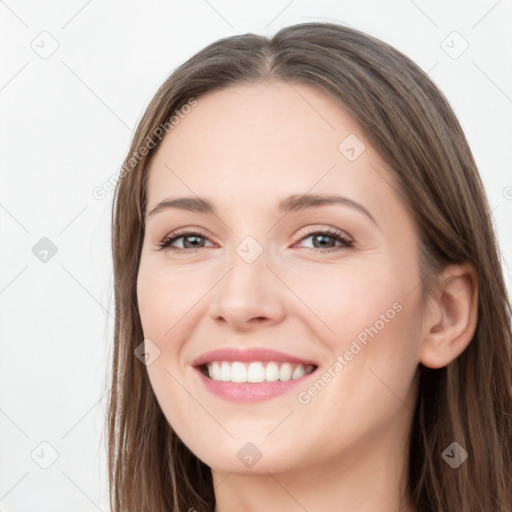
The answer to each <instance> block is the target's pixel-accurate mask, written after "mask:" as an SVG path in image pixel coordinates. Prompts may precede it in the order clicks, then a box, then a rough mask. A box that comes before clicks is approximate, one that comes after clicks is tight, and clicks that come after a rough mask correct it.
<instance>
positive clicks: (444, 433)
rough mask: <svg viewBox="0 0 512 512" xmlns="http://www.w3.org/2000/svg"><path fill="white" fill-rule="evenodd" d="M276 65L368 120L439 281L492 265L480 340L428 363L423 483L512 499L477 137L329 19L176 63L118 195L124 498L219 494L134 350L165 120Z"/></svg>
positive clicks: (502, 333) (410, 74)
mask: <svg viewBox="0 0 512 512" xmlns="http://www.w3.org/2000/svg"><path fill="white" fill-rule="evenodd" d="M263 80H283V81H287V82H288V83H290V84H293V83H302V84H308V85H312V86H315V87H316V88H317V89H318V90H320V91H323V92H324V93H326V94H328V95H329V96H330V97H332V98H334V99H335V100H336V101H337V102H338V103H339V105H340V106H341V107H342V108H344V109H345V110H346V111H347V112H348V113H349V114H351V115H352V116H353V118H354V119H355V120H356V122H358V123H359V126H360V127H361V128H362V131H363V133H364V134H365V135H366V137H367V138H368V140H369V142H370V143H371V144H372V145H373V147H374V148H375V149H376V150H377V151H378V152H379V154H380V155H381V157H382V158H383V159H384V161H385V162H386V163H387V164H389V167H390V168H391V169H392V170H393V173H394V177H395V178H396V182H397V183H398V189H397V190H398V192H399V194H400V196H401V198H402V200H403V201H404V204H406V205H407V206H408V208H409V209H410V212H411V214H412V215H413V217H414V221H415V225H416V227H417V232H418V242H419V248H420V251H419V258H420V264H421V270H422V278H423V279H422V281H421V287H422V292H423V293H424V296H427V295H428V294H429V293H431V291H432V290H433V287H434V286H435V285H436V275H437V272H436V271H438V270H440V269H441V268H443V266H444V265H446V264H448V263H464V262H469V263H471V264H472V265H473V267H474V269H475V270H476V273H477V275H478V301H479V303H478V323H477V327H476V331H475V334H474V337H473V339H472V340H471V342H470V344H469V345H468V347H467V348H466V349H465V351H464V352H463V353H462V354H461V355H460V356H459V357H457V358H456V359H455V360H454V361H452V362H451V363H450V364H449V365H448V366H446V367H444V368H440V369H429V368H427V367H425V366H423V365H421V364H420V365H419V366H420V372H419V388H418V397H417V404H416V409H415V412H414V417H413V422H412V427H411V434H410V454H409V465H408V470H407V471H408V474H407V476H408V479H407V485H408V492H409V494H410V496H411V498H412V503H413V505H414V506H415V508H416V510H418V511H419V512H425V511H431V510H432V511H434V510H435V511H436V512H440V511H443V512H455V511H459V510H463V511H464V512H477V511H478V512H491V511H496V512H510V511H511V510H512V383H511V374H512V349H511V345H512V340H511V338H512V335H511V325H510V314H511V307H510V301H509V298H508V297H507V292H506V288H505V284H504V279H503V274H502V267H501V260H500V255H499V247H498V244H497V241H496V237H495V233H494V229H493V225H492V221H491V216H490V213H491V212H490V209H489V205H488V201H487V197H486V194H485V191H484V187H483V185H482V182H481V179H480V176H479V174H478V170H477V167H476V164H475V161H474V159H473V156H472V154H471V150H470V148H469V146H468V143H467V141H466V138H465V136H464V133H463V131H462V129H461V126H460V124H459V122H458V120H457V118H456V116H455V114H454V112H453V111H452V109H451V108H450V106H449V104H448V102H447V100H446V98H445V97H444V95H443V94H442V93H441V92H440V91H439V89H438V88H437V87H436V86H435V85H434V84H433V82H432V81H431V80H430V78H429V77H428V76H427V75H426V74H425V73H424V72H423V71H422V70H421V69H420V68H419V67H418V66H416V65H415V64H414V63H413V62H412V61H411V60H409V59H408V58H407V57H406V56H404V55H403V54H402V53H400V52H399V51H397V50H395V49H394V48H392V47H390V46H389V45H387V44H386V43H384V42H382V41H380V40H378V39H375V38H373V37H371V36H369V35H366V34H364V33H362V32H359V31H357V30H354V29H352V28H347V27H345V26H341V25H336V24H331V23H316V22H314V23H303V24H298V25H293V26H289V27H285V28H283V29H281V30H280V31H279V32H277V33H276V34H275V35H274V36H273V37H272V38H270V39H269V38H266V37H263V36H259V35H255V34H244V35H237V36H232V37H227V38H224V39H221V40H219V41H216V42H214V43H212V44H210V45H209V46H207V47H206V48H204V49H203V50H201V51H200V52H199V53H197V54H196V55H194V56H193V57H192V58H190V59H189V60H188V61H186V62H185V63H184V64H182V65H181V66H179V67H178V68H177V69H176V70H175V71H174V72H173V73H172V74H171V75H170V76H169V78H168V79H167V80H166V81H165V83H164V84H163V85H162V86H161V87H160V89H159V90H158V91H157V93H156V95H155V96H154V98H153V99H152V101H151V102H150V104H149V106H148V108H147V110H146V112H145V113H144V115H143V117H142V119H141V120H140V123H139V125H138V127H137V130H136V132H135V135H134V137H133V141H132V144H131V148H130V151H129V154H128V155H127V157H126V160H125V163H124V165H123V168H122V169H123V170H122V172H121V176H120V178H119V180H118V182H117V186H116V190H115V197H114V202H113V210H112V251H113V265H114V293H115V328H114V347H113V356H112V384H111V394H110V397H109V403H108V417H107V424H106V428H107V431H108V436H107V451H108V477H109V490H110V503H111V510H112V512H128V511H133V512H143V511H148V512H149V511H151V512H168V511H171V510H172V511H174V512H178V511H179V512H183V511H187V510H189V509H195V510H196V511H198V512H207V511H208V512H210V511H211V510H213V508H214V505H215V496H214V490H213V484H212V476H211V469H210V468H209V467H208V466H207V465H205V464H204V463H203V462H202V461H200V460H199V459H198V458H197V457H196V456H195V455H193V454H192V453H191V451H190V450H189V449H188V448H187V447H186V446H185V445H184V444H183V443H182V442H181V440H180V439H179V438H178V437H177V436H176V435H175V434H174V432H173V430H172V428H171V427H170V425H169V424H168V422H167V420H166V419H165V417H164V415H163V413H162V411H161V410H160V408H159V406H158V403H157V401H156V398H155V396H154V393H153V391H152V388H151V385H150V381H149V378H148V374H147V369H146V367H145V366H144V365H143V364H141V363H140V361H139V360H138V359H137V358H136V357H135V356H134V350H135V348H136V347H137V346H138V345H139V344H140V343H141V342H142V340H143V331H142V327H141V322H140V318H139V314H138V308H137V293H136V281H137V273H138V268H139V262H140V255H141V247H142V242H143V238H144V220H143V219H144V208H145V199H146V195H145V194H146V182H147V177H148V172H147V170H148V166H149V162H150V161H151V156H152V155H153V154H154V152H155V149H156V147H158V143H159V142H160V139H161V136H160V135H161V128H159V127H162V126H165V125H166V123H167V126H169V124H168V123H169V120H170V119H171V118H172V116H173V115H175V114H176V112H178V111H179V110H180V108H182V107H183V106H184V105H186V104H187V102H189V101H190V100H191V99H192V98H193V99H196V100H198V101H200V97H201V95H203V94H205V93H207V92H210V91H213V90H218V89H222V88H225V87H228V86H230V85H235V84H243V83H255V82H259V81H263ZM166 131H168V130H166ZM171 136H172V135H171ZM155 139H157V140H155ZM148 141H151V143H152V144H151V145H149V142H148ZM143 148H146V149H145V151H144V150H143ZM142 153H144V154H142ZM141 154H142V156H141ZM134 155H137V157H136V158H134ZM454 441H456V442H458V443H459V444H460V445H461V446H462V447H463V448H464V449H465V450H466V451H467V452H468V454H469V457H468V459H467V460H466V461H465V462H464V463H463V464H462V465H460V466H459V467H458V468H457V469H453V468H452V467H450V466H449V465H448V464H447V463H446V462H445V460H443V458H442V453H443V451H444V450H445V449H446V448H447V447H448V446H449V445H450V444H451V443H452V442H454Z"/></svg>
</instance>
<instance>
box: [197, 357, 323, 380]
mask: <svg viewBox="0 0 512 512" xmlns="http://www.w3.org/2000/svg"><path fill="white" fill-rule="evenodd" d="M207 369H208V375H209V376H210V379H212V380H216V381H221V382H254V383H259V382H275V381H278V380H280V381H288V380H293V379H299V378H300V377H303V376H304V375H307V374H309V373H311V372H312V371H313V370H314V366H313V365H311V364H309V365H306V366H305V365H303V364H295V363H276V362H274V361H271V362H268V363H262V362H260V361H254V362H252V363H241V362H239V361H233V362H228V361H214V362H212V363H209V364H208V365H207Z"/></svg>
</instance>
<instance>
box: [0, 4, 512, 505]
mask: <svg viewBox="0 0 512 512" xmlns="http://www.w3.org/2000/svg"><path fill="white" fill-rule="evenodd" d="M447 4H448V5H447ZM0 16H1V42H0V44H1V46H0V48H1V50H0V51H1V70H0V73H1V76H0V101H1V105H2V114H1V130H2V132H1V137H2V138H1V141H2V148H1V151H0V159H1V171H2V176H1V178H2V184H1V187H0V221H1V244H0V250H1V253H0V254H1V265H0V307H1V322H0V334H1V338H0V340H1V357H0V432H1V441H0V457H1V459H0V460H1V462H0V510H1V511H3V512H14V511H18V512H21V511H31V512H36V511H37V512H39V511H52V512H60V511H64V510H65V511H74V512H75V511H76V512H78V511H96V510H102V511H107V510H108V506H107V503H108V501H107V493H106V472H105V455H104V447H103V443H104V438H103V437H102V429H103V421H104V415H105V404H106V394H107V393H108V389H109V383H108V381H107V375H108V373H109V370H108V362H109V356H110V350H111V343H112V326H113V297H112V277H111V269H112V267H111V253H110V245H109V244H110V239H109V236H110V208H111V199H112V193H108V194H107V196H106V197H105V198H104V199H103V200H98V199H95V198H94V197H93V195H92V191H93V189H94V188H95V187H98V186H101V185H102V184H103V183H104V182H105V181H107V180H108V179H109V178H110V177H111V176H113V175H114V176H115V175H116V173H117V172H118V171H119V167H120V166H121V164H122V162H123V159H124V157H125V154H126V152H127V151H128V148H129V143H130V139H131V136H132V133H133V131H134V128H135V126H136V123H137V121H138V120H139V119H140V117H141V115H142V113H143V111H144V109H145V107H146V105H147V103H148V102H149V100H150V99H151V97H152V96H153V94H154V93H155V92H156V89H157V88H158V86H159V85H160V84H161V83H162V82H163V81H164V80H165V78H166V77H167V76H168V75H169V74H170V73H171V72H172V71H173V69H175V68H176V67H177V66H178V65H179V64H181V63H182V62H183V61H185V60H186V59H187V58H189V57H190V56H192V55H193V54H194V53H195V52H197V51H198V50H200V49H201V48H203V47H204V46H206V45H207V44H209V43H210V42H213V41H215V40H217V39H219V38H221V37H226V36H230V35H234V34H241V33H246V32H255V33H258V34H262V35H273V34H274V33H275V32H276V31H277V30H278V29H280V28H282V27H284V26H287V25H291V24H294V23H301V22H306V21H314V20H316V21H337V22H340V23H343V24H346V25H348V26H351V27H354V28H357V29H360V30H362V31H364V32H367V33H369V34H371V35H374V36H376V37H378V38H380V39H382V40H384V41H386V42H388V43H390V44H391V45H393V46H395V47H396V48H397V49H399V50H401V51H402V52H404V53H405V54H406V55H407V56H409V57H410V58H412V60H414V61H415V62H416V63H417V64H418V65H419V66H420V67H421V68H422V69H424V70H425V71H427V72H429V75H430V76H431V78H432V79H433V81H434V82H435V83H436V84H437V85H438V86H439V88H440V89H441V90H442V91H443V92H444V94H445V95H446V96H447V98H448V100H449V101H450V103H451V105H452V107H453V109H454V110H455V112H456V114H457V116H458V118H459V120H460V122H461V124H462V127H463V129H464V130H465V133H466V135H467V138H468V141H469V143H470V146H471V148H472V150H473V154H474V156H475V159H476V161H477V164H478V166H479V169H480V173H481V175H482V178H483V181H484V184H485V186H486V189H487V193H488V197H489V201H490V204H491V208H492V209H493V219H494V221H495V225H496V229H497V232H498V236H499V241H500V245H501V249H502V252H503V257H504V272H505V275H506V280H507V286H508V288H509V290H510V289H511V275H510V270H509V267H510V262H511V261H512V233H511V230H510V218H511V213H512V200H511V199H512V188H510V187H511V186H512V175H511V171H510V165H511V162H512V115H511V114H512V58H511V53H512V30H511V20H512V2H511V1H510V0H500V1H496V0H481V1H471V2H468V1H462V0H460V1H452V2H449V3H448V2H446V0H435V1H426V0H415V1H414V2H413V1H412V0H392V1H387V2H378V1H368V0H367V1H360V2H354V1H353V0H350V1H346V0H343V1H336V2H334V1H330V2H327V1H316V2H312V1H311V2H304V1H300V0H292V1H290V0H280V1H273V2H270V1H266V2H261V1H258V2H235V1H221V0H215V1H214V0H208V1H206V0H194V1H190V2H187V3H185V2H176V1H144V2H142V1H137V2H133V1H132V2H128V1H123V2H112V1H105V0H104V1H102V2H100V1H99V0H89V1H87V0H73V1H60V2H50V1H45V2H42V1H38V2H27V1H18V2H17V1H15V0H5V1H0ZM453 31H457V32H458V33H459V34H460V35H461V36H462V37H463V38H464V39H465V40H466V41H467V43H468V44H469V47H468V49H467V50H466V51H465V52H464V53H463V54H462V55H460V56H459V57H458V58H452V56H450V55H449V54H448V53H447V52H446V51H445V50H448V48H446V47H445V45H449V46H453V47H454V49H452V50H451V51H452V53H453V52H454V51H455V52H457V50H460V49H461V48H462V47H461V46H460V45H461V44H463V42H462V40H461V39H457V37H458V36H455V37H456V39H453V37H454V36H453V35H451V36H450V37H449V38H448V39H446V38H447V36H449V35H450V34H452V32H453ZM41 32H46V33H47V34H46V33H45V34H42V35H41ZM52 38H53V40H55V41H54V42H53V43H52ZM445 40H446V41H445ZM452 40H453V42H451V41H452ZM443 41H445V43H443ZM52 44H54V45H57V44H58V48H57V50H56V51H55V52H54V53H53V54H52V55H51V56H49V57H48V58H42V57H41V56H40V54H41V52H44V51H49V49H51V47H52V46H51V45H52ZM36 49H37V51H35V50H36ZM38 52H39V53H38ZM43 56H44V57H46V55H43ZM507 187H508V188H507ZM507 220H508V223H507ZM42 237H47V238H49V239H50V240H51V241H52V243H53V244H55V246H56V247H57V253H56V254H55V255H54V256H53V257H51V258H50V259H49V260H48V261H47V262H46V263H44V262H42V261H40V260H39V259H38V258H37V257H36V256H35V255H34V253H33V252H32V248H33V247H34V245H35V244H36V243H37V242H38V241H39V240H40V239H41V238H42ZM141 341H142V340H141ZM41 442H47V443H50V445H51V446H52V447H53V449H54V450H56V452H57V453H58V458H57V459H56V461H55V462H54V463H53V464H52V465H51V466H50V467H49V468H48V469H42V468H41V467H40V466H39V465H38V464H37V463H36V460H37V461H40V462H41V463H44V462H45V461H46V463H49V462H50V461H51V459H50V457H51V453H52V449H51V448H49V447H48V445H42V446H39V445H40V443H41ZM34 450H36V451H35V452H33V451H34ZM31 453H33V457H34V458H32V457H31Z"/></svg>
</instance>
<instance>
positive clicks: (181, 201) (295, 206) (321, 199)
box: [148, 194, 378, 226]
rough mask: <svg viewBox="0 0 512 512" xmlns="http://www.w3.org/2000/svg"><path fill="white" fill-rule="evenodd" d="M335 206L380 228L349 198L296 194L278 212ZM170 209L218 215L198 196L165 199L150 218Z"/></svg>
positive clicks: (370, 215) (360, 206)
mask: <svg viewBox="0 0 512 512" xmlns="http://www.w3.org/2000/svg"><path fill="white" fill-rule="evenodd" d="M333 204H339V205H343V206H348V207H350V208H353V209H355V210H357V211H359V212H361V213H363V214H364V215H366V216H367V217H368V218H369V219H370V220H371V221H372V222H374V223H375V224H376V225H377V226H378V223H377V221H376V220H375V218H374V217H373V215H372V214H371V213H370V212H369V211H368V210H367V209H366V208H365V207H364V206H363V205H362V204H359V203H357V202H356V201H354V200H352V199H349V198H348V197H343V196H337V195H332V194H294V195H291V196H289V197H287V198H285V199H283V200H281V201H280V202H279V204H278V211H279V212H280V213H283V214H285V213H290V212H294V211H300V210H306V209H308V208H318V207H320V206H325V205H333ZM169 208H177V209H180V210H188V211H191V212H197V213H205V214H207V215H217V210H216V208H215V205H214V204H213V203H212V202H211V201H209V200H208V199H206V198H203V197H197V196H196V197H177V198H168V199H164V200H163V201H161V202H160V203H158V204H157V205H156V206H155V207H154V208H153V209H152V210H151V211H150V212H149V213H148V217H149V216H153V215H155V214H157V213H158V212H161V211H163V210H167V209H169Z"/></svg>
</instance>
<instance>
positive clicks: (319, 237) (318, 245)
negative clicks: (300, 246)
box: [298, 229, 354, 252]
mask: <svg viewBox="0 0 512 512" xmlns="http://www.w3.org/2000/svg"><path fill="white" fill-rule="evenodd" d="M308 238H312V241H313V247H308V249H315V250H316V249H320V250H321V252H334V251H339V250H340V249H342V248H350V247H353V246H354V242H353V241H352V240H351V239H350V238H348V236H346V235H345V234H344V233H342V232H341V231H337V230H331V229H323V230H319V231H310V232H309V233H307V234H306V236H302V237H301V238H299V240H298V241H299V242H301V241H303V240H307V239H308ZM329 239H331V240H333V241H334V244H335V243H336V242H340V244H339V245H338V246H337V247H336V248H334V245H333V244H332V243H331V242H329Z"/></svg>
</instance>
